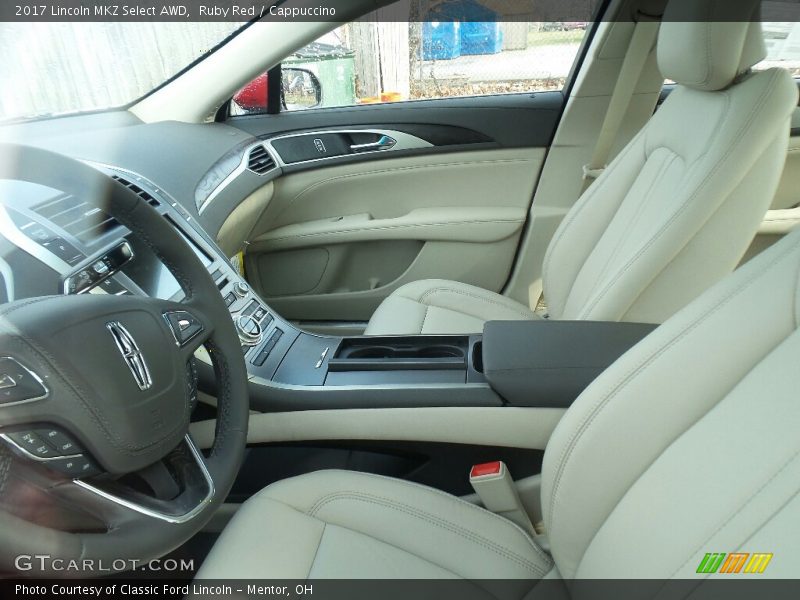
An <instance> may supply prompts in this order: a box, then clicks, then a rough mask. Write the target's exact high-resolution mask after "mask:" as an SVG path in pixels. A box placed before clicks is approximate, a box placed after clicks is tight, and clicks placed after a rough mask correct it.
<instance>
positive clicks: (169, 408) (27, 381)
mask: <svg viewBox="0 0 800 600" xmlns="http://www.w3.org/2000/svg"><path fill="white" fill-rule="evenodd" d="M0 179H11V180H20V181H27V182H30V183H34V184H40V185H44V186H47V187H50V188H54V189H56V190H59V191H61V192H64V193H66V194H71V195H74V196H76V197H78V198H80V199H83V200H86V201H88V202H90V203H92V204H93V205H95V206H97V207H98V208H100V209H102V210H103V211H105V212H106V213H108V214H109V215H110V216H112V217H113V218H115V219H116V220H117V221H119V222H120V223H121V224H122V225H124V226H125V227H127V228H128V229H129V230H130V231H131V232H132V233H133V235H135V236H138V237H139V238H140V240H141V241H142V242H143V243H144V244H146V245H147V246H148V247H149V248H150V249H151V250H152V251H153V252H154V253H155V254H156V256H157V257H158V258H159V259H160V260H161V261H162V262H163V264H164V265H165V266H166V268H167V269H169V271H170V272H171V273H172V275H173V276H174V277H175V279H176V280H177V281H178V283H179V284H180V287H181V288H182V289H183V292H184V294H185V300H184V301H182V302H179V303H176V302H170V301H165V300H159V299H155V298H147V297H140V296H133V295H125V296H114V295H96V294H82V295H74V296H46V297H40V298H32V299H25V300H20V301H17V302H12V303H10V304H6V305H3V306H0V434H3V437H4V438H5V440H6V441H7V442H9V444H10V445H11V446H17V448H16V454H21V453H24V454H27V458H34V460H26V459H20V460H16V459H12V458H11V456H12V455H11V453H10V452H6V456H5V462H0V500H1V499H2V496H3V495H4V494H7V493H11V492H12V491H13V490H11V489H10V488H12V487H13V486H14V485H15V484H14V483H13V481H16V480H13V478H9V477H8V466H9V465H10V464H12V463H13V466H14V467H16V468H22V469H23V470H24V472H25V478H24V479H25V484H24V485H25V486H26V487H25V490H26V491H25V492H24V493H22V494H21V495H22V496H23V498H22V500H20V499H19V498H17V499H16V500H15V501H16V502H22V501H24V499H25V497H26V494H28V496H27V497H36V498H38V497H40V496H47V497H48V498H50V499H55V500H56V501H57V503H58V504H59V505H63V506H66V507H68V508H69V509H70V510H72V511H74V512H77V513H78V514H83V515H85V516H86V517H87V519H88V520H89V521H90V522H91V523H93V525H92V526H91V527H87V528H82V529H83V530H82V531H77V532H76V531H63V530H60V529H59V525H60V523H59V522H57V521H58V519H57V518H51V519H50V521H56V522H55V523H53V522H50V523H47V522H46V521H47V520H46V519H37V520H36V521H37V522H32V520H29V519H26V518H21V517H20V516H19V515H15V514H12V513H11V512H9V511H8V510H0V569H2V570H3V571H6V572H8V571H11V572H17V573H18V571H17V570H16V569H15V558H16V557H18V556H20V555H28V556H31V555H42V554H49V555H51V556H52V557H53V558H54V559H55V558H59V559H62V561H85V560H97V561H102V562H103V564H104V565H105V566H109V567H110V568H111V569H112V570H126V569H127V568H129V565H130V564H132V563H131V562H130V561H145V560H151V559H153V558H156V557H159V556H163V555H164V554H166V553H168V552H169V551H171V550H172V549H174V548H176V547H177V546H179V545H181V544H182V543H183V542H185V541H186V540H187V539H189V538H190V537H191V536H192V535H194V534H195V533H197V532H198V531H199V530H200V529H201V528H202V526H203V525H204V524H205V523H206V522H207V521H208V519H209V518H210V517H211V515H212V514H213V513H214V511H215V509H216V508H217V506H218V505H219V504H220V503H221V502H222V501H223V500H224V499H225V497H226V495H227V494H228V492H229V491H230V488H231V486H232V485H233V481H234V479H235V477H236V474H237V473H238V470H239V467H240V466H241V462H242V459H243V456H244V449H245V444H246V438H247V421H248V413H249V408H248V395H247V371H246V368H245V364H244V359H243V356H242V352H241V346H240V342H239V337H238V335H237V333H236V331H235V328H234V325H233V322H232V320H231V317H230V314H229V312H228V309H227V307H226V306H225V302H224V300H223V298H222V297H221V295H220V293H219V290H218V289H217V286H216V284H215V283H214V281H213V280H212V278H211V276H210V275H209V273H208V271H207V270H206V268H205V267H204V266H203V265H202V263H201V262H200V260H199V259H198V258H197V257H196V256H195V254H194V252H193V251H192V250H191V249H190V248H189V246H188V245H187V243H186V242H185V241H184V240H183V239H182V238H181V236H180V235H179V234H178V233H177V232H176V231H175V229H174V228H173V227H172V226H171V225H170V224H169V223H168V222H167V221H166V219H164V218H163V217H162V216H161V215H160V214H159V213H158V211H157V210H155V209H154V208H153V207H152V206H150V205H149V204H148V203H147V202H146V201H144V200H143V199H141V198H139V197H138V196H137V195H136V194H135V193H134V192H132V191H131V190H129V189H128V188H127V187H125V186H124V185H122V184H120V183H118V182H116V181H114V180H113V179H111V178H110V177H109V176H108V175H106V174H104V173H102V172H100V171H98V170H96V169H94V168H92V167H90V166H88V165H86V164H84V163H81V162H79V161H77V160H75V159H72V158H68V157H66V156H63V155H60V154H56V153H53V152H49V151H45V150H42V149H38V148H32V147H27V146H22V145H16V144H2V145H0ZM201 346H205V347H206V349H207V350H208V353H209V356H210V357H211V360H212V363H213V365H214V370H215V373H216V377H217V381H218V389H219V397H218V414H217V427H216V436H215V440H214V444H213V447H212V448H211V451H210V453H209V455H208V456H207V457H205V456H203V455H202V454H201V453H200V452H199V451H198V450H197V449H196V448H195V447H194V445H193V444H192V442H191V438H190V437H189V436H188V429H189V420H190V413H191V403H192V396H193V392H194V391H196V390H194V389H193V387H192V386H193V385H195V382H194V381H192V372H193V368H192V357H193V355H194V353H195V351H196V350H197V349H198V348H200V347H201ZM26 434H27V435H30V434H34V437H33V439H34V445H35V444H36V443H38V441H40V440H41V439H42V436H45V435H48V434H49V435H53V436H56V437H58V440H59V441H60V442H63V440H64V439H66V440H67V443H68V444H70V443H71V444H72V446H70V447H71V448H72V450H71V451H70V452H69V454H68V457H72V458H68V459H65V458H63V457H62V456H59V454H58V450H57V446H52V445H51V446H50V450H48V449H47V448H45V447H44V446H41V447H40V448H39V450H42V449H43V451H44V452H45V454H48V453H49V454H50V456H41V455H39V454H38V453H37V452H38V451H37V449H35V448H29V449H26V448H25V441H26V440H27V439H26V438H25V435H26ZM35 436H39V437H35ZM59 436H63V437H59ZM15 440H16V442H15ZM37 440H38V441H37ZM0 445H4V443H2V442H0ZM54 447H55V448H56V454H55V456H52V452H51V451H52V450H53V448H54ZM76 453H77V456H76ZM61 454H62V455H63V454H65V453H61ZM50 461H59V462H50ZM67 463H68V464H67ZM87 465H88V466H87ZM55 466H58V468H59V469H61V472H59V471H58V470H55V469H54V468H51V467H55ZM65 468H66V472H67V474H64V469H65ZM70 469H71V470H70ZM75 469H79V470H80V469H84V470H86V472H94V473H95V475H94V476H93V477H91V478H86V477H83V476H82V473H81V472H77V473H76V472H75ZM148 472H149V473H150V474H151V475H152V477H151V480H153V481H161V482H162V483H163V482H165V481H166V483H165V485H163V486H161V487H162V488H163V489H162V491H161V493H160V494H154V493H152V489H145V488H143V487H142V486H141V485H140V486H138V487H137V486H126V485H122V484H121V483H120V481H123V480H124V479H125V477H126V476H127V477H135V476H134V475H131V474H136V473H139V474H141V473H148ZM153 473H155V475H153ZM19 485H22V484H19ZM156 487H159V486H156ZM153 489H155V488H153ZM17 495H18V496H19V495H20V494H17ZM51 516H52V515H51ZM43 520H44V521H45V522H44V523H42V522H41V521H43ZM98 522H99V523H101V525H97V523H98ZM62 527H63V525H62ZM87 529H88V530H87ZM58 564H59V565H64V564H67V563H65V562H61V563H58ZM78 564H86V563H81V562H79V563H78ZM95 564H98V563H95ZM31 568H32V569H33V572H36V571H41V570H43V571H44V572H45V573H46V574H47V573H50V574H54V573H53V572H52V571H49V570H48V565H47V564H41V563H35V564H34V566H33V567H31ZM62 569H63V567H62ZM73 575H74V573H73ZM84 575H89V574H88V573H85V574H84Z"/></svg>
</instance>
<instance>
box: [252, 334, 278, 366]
mask: <svg viewBox="0 0 800 600" xmlns="http://www.w3.org/2000/svg"><path fill="white" fill-rule="evenodd" d="M281 336H283V331H282V330H280V329H277V328H276V329H275V331H273V332H272V333H271V334H270V336H269V339H267V343H266V344H264V347H263V348H261V350H260V351H259V353H258V354H256V355H255V357H253V364H254V365H255V366H257V367H260V366H262V365H263V364H264V363H265V362H267V359H268V358H269V355H270V353H271V352H272V351H273V350H274V349H275V346H276V345H277V344H278V341H279V340H280V339H281Z"/></svg>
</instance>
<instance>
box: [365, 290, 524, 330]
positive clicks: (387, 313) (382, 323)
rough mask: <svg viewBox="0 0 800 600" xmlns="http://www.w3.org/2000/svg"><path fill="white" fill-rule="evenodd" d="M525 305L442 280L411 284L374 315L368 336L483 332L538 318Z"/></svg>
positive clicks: (391, 297) (396, 291) (388, 300)
mask: <svg viewBox="0 0 800 600" xmlns="http://www.w3.org/2000/svg"><path fill="white" fill-rule="evenodd" d="M538 318H539V317H538V316H537V315H536V313H534V312H533V311H531V310H530V309H529V308H528V307H527V306H525V305H524V304H520V303H519V302H515V301H514V300H510V299H509V298H506V297H505V296H501V295H500V294H495V293H494V292H489V291H487V290H484V289H481V288H479V287H475V286H472V285H467V284H464V283H458V282H457V281H445V280H443V279H426V280H424V281H414V282H412V283H408V284H406V285H404V286H402V287H400V288H398V289H397V290H395V292H394V293H393V294H392V295H391V296H389V297H388V298H387V299H386V300H384V301H383V303H382V304H381V305H380V306H379V307H378V310H376V311H375V314H374V315H372V319H370V321H369V325H368V326H367V330H366V334H367V335H416V334H420V333H427V334H435V333H438V334H452V333H480V332H481V331H483V324H484V323H485V322H486V321H514V320H528V319H538Z"/></svg>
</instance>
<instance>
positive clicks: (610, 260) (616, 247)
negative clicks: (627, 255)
mask: <svg viewBox="0 0 800 600" xmlns="http://www.w3.org/2000/svg"><path fill="white" fill-rule="evenodd" d="M658 149H663V150H666V151H667V152H669V153H670V156H669V157H667V158H666V159H665V160H664V163H663V164H662V165H661V167H659V169H658V172H657V173H656V174H655V176H654V177H653V178H652V180H651V181H650V185H649V186H648V187H647V190H646V191H645V192H644V193H643V194H642V198H643V200H642V201H640V202H639V205H638V206H637V209H636V211H635V213H634V215H633V216H632V218H631V219H630V221H629V223H628V225H627V227H626V228H625V229H624V231H623V235H621V236H619V238H618V239H617V243H616V244H615V245H614V248H613V250H612V251H611V252H610V253H609V255H608V258H607V259H606V262H605V264H604V265H603V268H602V269H598V270H597V274H596V275H595V277H594V287H596V286H597V285H598V283H599V282H600V281H601V280H602V279H603V277H604V276H605V274H606V273H607V272H608V271H609V269H610V267H611V264H612V263H613V261H614V259H615V258H616V257H617V255H618V254H619V253H620V251H621V249H622V246H623V245H624V244H625V242H627V241H628V238H629V237H630V233H631V231H633V228H634V225H635V224H636V223H637V222H638V221H639V219H640V218H641V215H642V213H643V212H644V209H645V206H646V204H647V202H646V200H647V199H648V198H649V197H650V196H651V194H652V192H653V189H654V188H655V187H656V185H657V184H660V183H661V180H662V179H663V178H664V176H665V175H666V172H667V169H668V168H669V167H670V166H671V165H672V163H674V162H675V159H676V158H678V154H677V153H676V152H675V151H673V150H672V149H671V148H667V147H666V146H659V148H658ZM654 152H655V151H653V152H650V154H649V156H647V158H646V159H645V164H647V159H649V158H650V156H652V155H653V153H654ZM638 179H639V178H638V177H636V178H635V179H634V180H633V183H632V184H631V186H630V187H629V188H628V194H629V193H630V192H631V189H632V188H633V186H634V185H636V182H637V181H638ZM628 194H625V197H623V199H622V201H621V202H620V203H619V206H617V210H616V211H615V212H614V216H612V217H611V219H610V220H609V221H608V225H610V224H611V223H612V222H614V221H615V220H616V218H617V216H618V214H619V211H620V209H622V207H623V205H624V204H625V200H627V198H628ZM607 231H608V230H607V229H606V231H605V232H604V233H603V234H602V235H601V236H600V239H598V240H597V244H595V247H594V250H597V245H598V244H600V243H601V242H602V241H603V238H604V237H605V234H606V233H607ZM587 259H588V256H587ZM585 266H586V261H584V263H583V265H582V266H581V268H580V270H579V271H578V274H577V275H576V276H575V279H573V280H572V285H571V286H570V289H569V292H567V303H568V302H569V298H570V296H572V292H573V291H574V290H575V284H576V283H577V282H578V279H579V278H580V276H581V272H582V271H583V269H584V267H585ZM565 305H566V303H565Z"/></svg>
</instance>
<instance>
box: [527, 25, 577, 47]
mask: <svg viewBox="0 0 800 600" xmlns="http://www.w3.org/2000/svg"><path fill="white" fill-rule="evenodd" d="M585 34H586V32H585V31H584V30H583V29H573V30H570V31H529V32H528V47H529V48H530V47H531V46H552V45H554V44H579V43H580V42H581V40H583V36H584V35H585Z"/></svg>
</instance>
